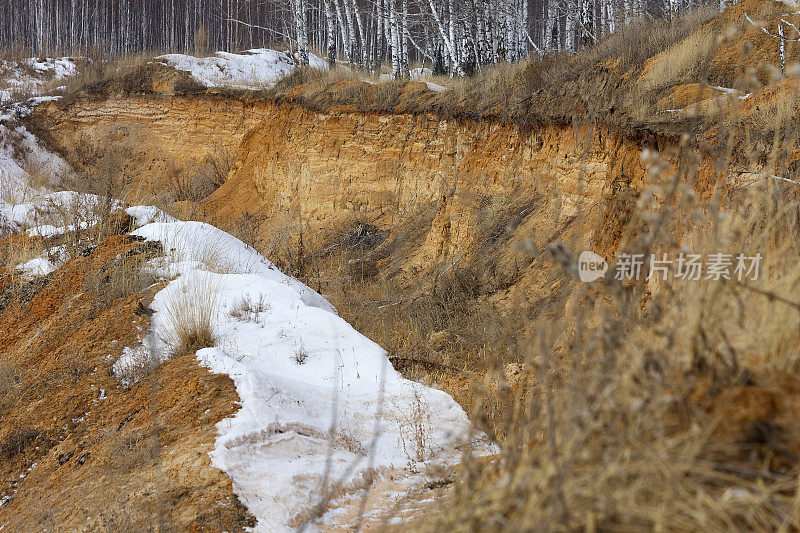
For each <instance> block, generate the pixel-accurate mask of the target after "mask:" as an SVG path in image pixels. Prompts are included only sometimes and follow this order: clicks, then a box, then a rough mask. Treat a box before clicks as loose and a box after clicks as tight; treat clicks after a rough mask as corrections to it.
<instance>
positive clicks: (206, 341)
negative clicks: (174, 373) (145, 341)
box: [160, 274, 219, 357]
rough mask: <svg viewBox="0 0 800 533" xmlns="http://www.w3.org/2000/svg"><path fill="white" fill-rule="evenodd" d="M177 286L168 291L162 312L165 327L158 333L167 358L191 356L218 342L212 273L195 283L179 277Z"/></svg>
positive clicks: (216, 290) (215, 295)
mask: <svg viewBox="0 0 800 533" xmlns="http://www.w3.org/2000/svg"><path fill="white" fill-rule="evenodd" d="M173 283H175V284H177V285H178V286H179V288H178V289H177V290H176V291H175V292H172V293H170V294H171V297H170V299H169V301H168V302H167V304H166V309H164V311H163V312H164V313H165V316H166V319H165V324H164V326H165V329H164V331H162V332H161V333H160V336H161V340H162V342H163V343H164V344H165V345H166V346H167V351H168V353H169V356H170V357H181V356H183V355H191V354H193V353H195V352H196V351H197V350H200V349H202V348H209V347H212V346H215V345H216V344H217V341H218V339H217V333H216V331H214V326H213V320H214V317H215V315H216V313H217V308H218V305H219V304H218V296H219V292H218V291H219V289H218V287H217V286H216V284H215V281H214V277H213V275H210V274H206V275H204V276H203V278H202V279H201V280H196V282H195V283H186V282H184V280H183V279H180V278H179V279H178V280H177V281H174V282H173Z"/></svg>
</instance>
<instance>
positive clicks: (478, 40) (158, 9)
mask: <svg viewBox="0 0 800 533" xmlns="http://www.w3.org/2000/svg"><path fill="white" fill-rule="evenodd" d="M731 3H733V0H0V9H1V10H2V11H0V12H2V13H3V16H2V17H0V47H2V48H5V49H14V48H16V49H20V50H23V51H25V52H27V53H29V54H30V55H47V54H51V55H52V54H56V53H60V54H67V53H69V54H83V55H86V54H90V53H93V52H96V53H103V54H111V55H123V54H130V53H138V52H152V51H170V52H185V53H195V54H203V53H208V52H211V51H215V50H225V51H237V50H243V49H247V48H257V47H265V46H272V47H287V46H288V47H290V48H292V50H293V51H294V52H296V53H297V57H298V58H299V61H300V62H301V63H307V62H308V58H309V53H310V51H311V50H314V51H317V53H319V54H321V55H324V56H325V57H326V58H327V59H328V61H329V62H330V63H331V64H334V63H335V62H336V61H337V60H338V61H342V60H344V61H347V62H348V63H350V64H354V65H359V66H361V67H364V68H370V69H377V68H379V66H380V65H383V64H386V63H388V64H390V65H391V68H392V73H393V75H394V76H395V77H404V76H407V75H408V72H409V67H410V65H412V64H414V63H420V62H422V63H426V64H428V65H430V66H432V67H433V68H434V69H435V70H437V71H439V72H441V73H444V72H450V73H453V74H455V75H469V74H471V73H472V72H474V71H475V70H477V69H479V68H480V67H481V66H482V65H485V64H490V63H497V62H499V61H515V60H518V59H520V58H523V57H526V56H528V55H529V54H531V53H534V54H538V55H543V54H550V53H558V52H575V51H577V50H579V49H580V48H581V47H583V46H586V45H587V44H591V43H592V42H594V41H596V40H598V39H601V38H602V37H604V36H606V35H608V34H610V33H612V32H614V31H616V30H617V29H618V28H620V27H622V26H624V25H626V24H630V23H632V22H634V21H636V20H640V19H645V18H661V17H667V18H672V17H677V16H680V15H681V14H683V13H684V12H686V11H687V10H689V9H692V8H694V7H697V6H699V5H700V4H704V5H712V6H713V7H715V8H718V9H720V10H722V9H725V8H726V7H728V6H729V5H730V4H731Z"/></svg>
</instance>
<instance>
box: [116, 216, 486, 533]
mask: <svg viewBox="0 0 800 533" xmlns="http://www.w3.org/2000/svg"><path fill="white" fill-rule="evenodd" d="M134 234H135V235H139V236H142V237H145V238H147V239H149V240H157V241H160V242H161V243H162V245H163V246H164V250H165V251H166V252H167V257H166V259H164V260H154V261H153V262H152V263H151V266H152V268H154V269H156V270H158V271H159V272H161V273H162V274H166V275H169V276H170V277H175V276H179V277H178V278H177V279H176V280H174V281H172V282H170V283H169V284H168V285H167V286H166V288H164V289H163V290H161V291H160V292H159V293H158V294H156V296H155V298H154V300H153V303H152V305H151V307H152V308H153V310H155V314H154V315H153V318H152V323H151V333H150V335H149V336H148V337H147V338H146V339H145V340H144V342H143V347H141V348H138V350H139V356H142V355H145V356H146V355H147V353H149V352H150V350H151V349H152V351H153V353H160V354H164V353H168V352H169V342H168V341H167V339H170V338H172V337H173V336H174V335H175V334H176V329H175V324H174V320H173V319H171V316H173V314H174V312H175V309H176V305H177V304H176V302H184V303H186V302H193V303H194V304H195V308H194V311H193V312H197V309H196V308H197V306H199V305H200V302H201V301H202V302H206V305H207V306H211V307H212V309H210V311H209V312H210V315H211V323H212V324H213V330H214V331H215V333H216V335H217V336H218V342H217V346H216V347H214V348H206V349H203V350H200V351H199V352H197V358H198V359H199V361H200V362H201V363H202V364H203V365H205V366H207V367H208V368H210V369H211V370H212V371H214V372H217V373H224V374H228V375H229V376H230V377H231V378H232V379H233V381H234V383H235V384H236V389H237V392H238V394H239V397H240V398H241V409H240V410H239V411H238V412H237V413H236V414H235V415H234V416H233V417H231V418H228V419H226V420H223V421H222V422H220V423H219V424H218V425H217V429H218V431H219V436H218V438H217V441H216V446H215V449H214V451H213V452H211V457H212V460H213V464H214V466H216V467H218V468H220V469H222V470H224V471H225V472H226V473H227V474H228V475H229V476H230V477H231V479H232V481H233V487H234V490H235V492H236V494H237V495H238V496H239V498H240V499H241V500H242V502H243V503H244V504H245V505H246V506H247V508H248V509H249V510H250V512H252V513H253V514H254V515H255V516H256V517H257V518H258V525H257V527H256V530H258V531H284V530H292V529H293V528H294V527H297V526H299V525H301V524H302V523H303V522H304V521H305V520H306V519H307V518H310V517H311V515H312V512H311V511H312V510H313V509H314V508H315V507H316V506H317V505H318V504H320V502H324V501H325V499H326V496H327V495H328V494H329V491H331V490H333V489H338V488H342V487H350V488H354V489H359V488H364V487H365V486H366V483H367V481H366V480H367V479H368V478H369V475H370V474H371V473H376V474H378V475H380V473H382V472H388V471H389V470H391V471H394V472H398V471H399V472H403V471H407V472H411V471H412V470H413V471H414V472H419V471H420V470H421V469H423V468H424V467H426V466H430V465H432V464H439V465H452V464H455V463H457V462H458V461H459V459H460V456H461V454H462V453H463V451H464V450H465V449H466V448H469V447H473V448H474V449H475V450H477V452H478V453H487V452H491V451H493V447H492V445H490V444H487V443H485V442H484V441H483V440H481V439H480V438H477V437H476V434H475V433H474V432H473V429H472V427H471V425H470V423H469V421H468V420H467V417H466V415H465V413H464V411H463V410H462V409H461V407H460V406H459V405H458V404H457V403H456V402H455V401H454V400H453V399H452V398H451V397H450V396H448V395H447V394H445V393H444V392H441V391H438V390H435V389H431V388H428V387H425V386H423V385H420V384H417V383H414V382H411V381H408V380H406V379H404V378H403V377H402V376H400V374H399V373H397V372H396V371H395V370H394V369H393V368H392V366H391V364H390V363H389V360H388V358H387V355H386V352H385V351H384V350H383V349H382V348H380V347H379V346H378V345H377V344H375V343H374V342H372V341H370V340H369V339H367V338H366V337H364V336H363V335H361V334H360V333H358V332H357V331H355V330H354V329H353V328H352V327H351V326H350V325H348V324H347V323H346V322H345V321H344V320H342V319H341V318H340V317H339V316H338V315H337V314H336V312H335V310H334V309H333V307H332V306H331V305H330V304H329V303H328V302H327V301H325V300H324V299H323V298H322V297H321V296H320V295H319V294H317V293H316V292H314V291H312V290H311V289H310V288H308V287H306V286H305V285H303V284H302V283H300V282H298V281H296V280H294V279H292V278H290V277H288V276H286V275H284V274H283V273H281V272H280V271H279V270H278V269H277V268H276V267H275V266H274V265H272V263H270V262H269V261H267V260H266V259H264V258H263V257H261V256H260V255H259V254H258V253H257V252H256V251H255V250H253V249H252V248H250V247H248V246H246V245H245V244H244V243H242V242H241V241H239V240H238V239H235V238H234V237H232V236H230V235H228V234H227V233H224V232H222V231H220V230H218V229H216V228H214V227H212V226H209V225H207V224H203V223H199V222H168V223H163V222H157V223H153V224H148V225H146V226H144V227H142V228H140V229H138V230H136V231H135V232H134ZM243 308H247V309H248V312H247V313H242V312H241V310H242V309H243ZM136 350H137V349H133V350H129V351H128V352H126V355H125V359H122V360H121V361H122V363H119V362H118V363H119V364H120V366H123V365H131V364H133V363H134V359H135V357H136V355H137V352H136ZM315 527H316V526H315Z"/></svg>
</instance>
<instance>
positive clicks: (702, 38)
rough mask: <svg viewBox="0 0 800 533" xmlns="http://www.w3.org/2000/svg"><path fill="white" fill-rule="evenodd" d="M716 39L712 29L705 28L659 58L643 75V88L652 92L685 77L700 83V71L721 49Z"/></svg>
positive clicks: (641, 86)
mask: <svg viewBox="0 0 800 533" xmlns="http://www.w3.org/2000/svg"><path fill="white" fill-rule="evenodd" d="M714 37H715V36H714V35H713V34H712V30H711V28H708V27H705V28H702V29H701V30H699V31H696V32H694V33H692V34H691V35H690V36H689V37H687V38H686V39H683V40H681V41H678V42H677V43H675V44H674V45H673V46H671V47H670V48H669V49H667V50H665V51H664V52H662V53H661V54H659V55H657V56H655V57H654V58H653V59H651V60H650V61H649V62H648V65H647V66H646V67H645V70H644V72H643V73H642V75H641V76H640V78H639V82H638V84H639V87H640V88H641V89H642V90H645V91H652V90H655V89H660V88H662V87H665V86H667V85H674V84H675V83H678V82H680V81H681V80H682V79H684V77H685V78H686V80H687V81H688V82H692V81H696V80H697V79H698V74H699V73H698V72H697V71H696V69H698V68H699V67H700V66H701V65H702V64H703V63H704V62H706V61H708V60H709V56H710V54H711V53H712V52H713V51H714V49H715V48H716V46H717V42H716V41H715V38H714Z"/></svg>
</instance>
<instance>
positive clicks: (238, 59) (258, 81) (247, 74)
mask: <svg viewBox="0 0 800 533" xmlns="http://www.w3.org/2000/svg"><path fill="white" fill-rule="evenodd" d="M156 61H159V62H161V63H163V64H165V65H168V66H170V67H172V68H175V69H177V70H182V71H185V72H189V73H191V75H192V77H193V78H194V79H195V80H197V81H198V82H199V83H201V84H202V85H204V86H206V87H230V88H235V89H262V88H269V87H271V86H272V85H274V84H275V83H276V82H277V81H278V80H279V79H281V78H283V77H285V76H288V75H289V74H291V72H292V71H293V70H294V69H295V67H296V65H297V62H296V61H295V58H294V57H293V56H292V55H291V54H290V53H289V52H288V51H287V52H278V51H277V50H270V49H268V48H257V49H253V50H247V51H245V52H242V53H241V54H231V53H228V52H217V53H216V54H215V55H213V56H211V57H194V56H189V55H185V54H167V55H163V56H160V57H157V58H156ZM309 63H310V66H311V67H314V68H327V67H328V63H327V62H326V61H325V60H324V59H322V58H321V57H319V56H316V55H314V54H310V55H309Z"/></svg>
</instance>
